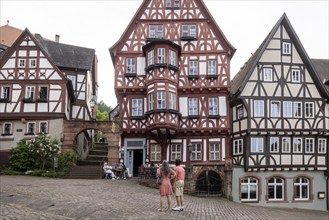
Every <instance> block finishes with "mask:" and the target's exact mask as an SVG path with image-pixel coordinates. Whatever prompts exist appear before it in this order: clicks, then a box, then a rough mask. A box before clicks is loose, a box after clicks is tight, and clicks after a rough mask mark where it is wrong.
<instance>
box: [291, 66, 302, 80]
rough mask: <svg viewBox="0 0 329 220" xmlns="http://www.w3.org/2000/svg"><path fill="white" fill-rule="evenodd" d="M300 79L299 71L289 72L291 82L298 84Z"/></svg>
mask: <svg viewBox="0 0 329 220" xmlns="http://www.w3.org/2000/svg"><path fill="white" fill-rule="evenodd" d="M300 78H301V75H300V70H297V69H292V70H291V82H294V83H299V82H300V80H301V79H300Z"/></svg>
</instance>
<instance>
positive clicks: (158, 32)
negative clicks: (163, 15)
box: [149, 24, 163, 38]
mask: <svg viewBox="0 0 329 220" xmlns="http://www.w3.org/2000/svg"><path fill="white" fill-rule="evenodd" d="M149 38H163V27H162V25H161V24H150V26H149Z"/></svg>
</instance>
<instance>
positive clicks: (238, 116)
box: [237, 107, 243, 119]
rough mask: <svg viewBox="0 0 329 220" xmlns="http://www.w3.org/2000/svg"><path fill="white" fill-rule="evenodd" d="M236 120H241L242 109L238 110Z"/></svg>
mask: <svg viewBox="0 0 329 220" xmlns="http://www.w3.org/2000/svg"><path fill="white" fill-rule="evenodd" d="M237 118H238V119H241V118H243V107H239V108H238V115H237Z"/></svg>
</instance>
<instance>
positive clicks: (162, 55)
mask: <svg viewBox="0 0 329 220" xmlns="http://www.w3.org/2000/svg"><path fill="white" fill-rule="evenodd" d="M157 63H166V49H165V48H158V62H157Z"/></svg>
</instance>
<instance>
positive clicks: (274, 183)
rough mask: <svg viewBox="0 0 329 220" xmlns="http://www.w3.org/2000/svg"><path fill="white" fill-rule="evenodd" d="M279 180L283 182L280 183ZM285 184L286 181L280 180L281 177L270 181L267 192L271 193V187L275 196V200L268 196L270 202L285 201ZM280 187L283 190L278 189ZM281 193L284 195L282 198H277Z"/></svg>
mask: <svg viewBox="0 0 329 220" xmlns="http://www.w3.org/2000/svg"><path fill="white" fill-rule="evenodd" d="M272 179H273V183H271V182H270V181H271V180H272ZM278 180H281V181H282V182H278ZM284 182H285V180H284V179H282V178H280V177H273V178H271V179H269V180H268V183H267V190H268V192H269V191H270V189H269V187H270V186H272V187H273V195H274V198H270V194H268V200H269V201H282V200H283V199H284ZM279 187H281V190H279V189H278V188H279ZM280 191H281V193H282V194H281V198H277V194H278V192H280Z"/></svg>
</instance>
